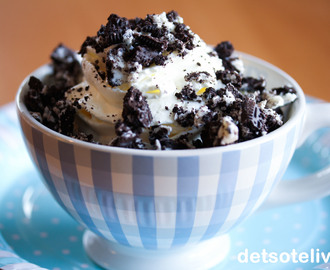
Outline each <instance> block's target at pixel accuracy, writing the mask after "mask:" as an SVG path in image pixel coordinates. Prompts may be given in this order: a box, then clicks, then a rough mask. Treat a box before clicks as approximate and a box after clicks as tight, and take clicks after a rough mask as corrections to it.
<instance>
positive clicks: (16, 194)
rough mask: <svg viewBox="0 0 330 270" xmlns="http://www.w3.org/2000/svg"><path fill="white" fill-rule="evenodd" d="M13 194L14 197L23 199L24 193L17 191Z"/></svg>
mask: <svg viewBox="0 0 330 270" xmlns="http://www.w3.org/2000/svg"><path fill="white" fill-rule="evenodd" d="M13 194H14V196H15V197H17V198H21V197H22V191H21V190H19V189H15V190H14V191H13Z"/></svg>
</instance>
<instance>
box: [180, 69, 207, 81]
mask: <svg viewBox="0 0 330 270" xmlns="http://www.w3.org/2000/svg"><path fill="white" fill-rule="evenodd" d="M210 76H211V74H210V73H208V72H207V71H200V72H191V73H188V74H187V75H186V76H184V79H185V81H186V82H191V81H196V82H198V83H204V82H205V80H206V78H207V77H210Z"/></svg>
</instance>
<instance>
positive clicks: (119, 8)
mask: <svg viewBox="0 0 330 270" xmlns="http://www.w3.org/2000/svg"><path fill="white" fill-rule="evenodd" d="M172 9H174V10H177V11H178V12H179V14H180V15H181V16H182V17H183V18H184V20H185V23H186V24H187V25H190V27H191V29H192V30H193V31H194V32H197V33H198V34H199V35H200V36H201V37H202V38H203V39H204V40H205V41H206V42H207V43H210V44H216V43H219V42H220V41H223V40H230V41H232V43H233V44H234V46H235V48H236V49H237V50H240V51H243V52H247V53H250V54H253V55H255V56H258V57H260V58H263V59H265V60H267V61H269V62H271V63H273V64H275V65H277V66H278V67H280V68H282V69H284V70H285V71H286V72H287V73H289V74H290V75H291V76H293V77H294V78H295V79H296V80H297V81H298V83H299V84H300V85H301V86H302V88H303V89H304V91H305V92H306V93H307V94H308V95H312V96H315V97H319V98H322V99H325V100H327V101H330V88H329V82H328V81H329V78H330V73H329V70H330V69H329V66H330V64H329V63H330V54H329V49H330V35H329V33H330V1H329V0H273V1H264V0H249V1H246V0H230V1H228V0H225V1H223V0H217V1H209V0H202V1H201V0H199V1H193V0H191V1H185V0H183V1H182V0H167V1H157V0H153V1H149V0H139V1H125V0H117V1H112V0H106V1H105V0H98V1H91V0H89V1H87V0H70V1H68V0H56V1H42V0H29V1H24V0H22V1H19V0H0V94H1V95H0V105H3V104H6V103H8V102H10V101H13V100H14V97H15V94H16V90H17V88H18V86H19V84H20V82H21V81H22V80H23V78H24V77H25V76H27V75H28V74H29V73H30V72H31V71H33V70H34V69H36V68H37V67H38V66H40V65H42V64H44V63H46V62H48V59H49V55H50V52H51V51H52V50H53V48H54V47H55V46H56V45H57V44H58V43H59V42H63V43H64V44H66V45H67V46H69V47H71V48H73V49H75V50H78V49H79V48H80V44H81V43H82V42H83V41H84V39H85V37H86V36H87V35H95V34H96V32H97V30H98V29H99V27H100V25H101V24H105V23H106V21H107V17H108V16H109V14H110V13H117V14H118V15H120V16H125V17H127V18H134V17H137V16H138V17H141V16H142V17H144V16H145V15H146V14H148V13H160V12H162V11H170V10H172Z"/></svg>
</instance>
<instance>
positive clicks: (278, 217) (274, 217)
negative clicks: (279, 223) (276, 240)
mask: <svg viewBox="0 0 330 270" xmlns="http://www.w3.org/2000/svg"><path fill="white" fill-rule="evenodd" d="M272 218H273V220H279V219H280V214H279V213H275V214H273V216H272Z"/></svg>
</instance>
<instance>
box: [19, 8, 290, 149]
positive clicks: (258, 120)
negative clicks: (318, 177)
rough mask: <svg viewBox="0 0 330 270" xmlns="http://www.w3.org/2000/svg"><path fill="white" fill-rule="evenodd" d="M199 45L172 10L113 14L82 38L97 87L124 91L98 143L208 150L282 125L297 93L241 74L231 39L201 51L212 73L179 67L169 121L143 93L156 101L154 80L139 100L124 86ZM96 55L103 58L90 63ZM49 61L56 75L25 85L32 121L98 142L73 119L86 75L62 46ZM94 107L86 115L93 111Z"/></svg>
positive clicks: (133, 90)
mask: <svg viewBox="0 0 330 270" xmlns="http://www.w3.org/2000/svg"><path fill="white" fill-rule="evenodd" d="M196 47H198V45H197V43H196V40H195V36H194V33H193V32H192V31H191V30H190V28H189V27H188V26H186V25H185V24H183V21H182V20H181V17H179V15H178V14H177V12H175V11H171V12H168V13H166V14H165V13H163V14H161V15H155V14H153V15H147V16H146V18H145V19H141V18H136V19H132V20H128V19H126V18H124V17H119V16H118V15H116V14H111V15H110V16H109V17H108V21H107V24H106V25H102V26H101V27H100V29H99V31H98V32H97V35H96V36H93V37H87V38H86V40H85V41H84V43H83V44H82V46H81V48H80V51H79V53H80V54H81V55H82V56H84V55H86V54H87V56H88V57H89V58H90V59H91V60H90V61H91V63H92V64H93V66H94V67H95V71H94V72H93V75H92V76H95V77H98V78H101V79H102V84H101V88H102V89H109V85H110V86H111V87H117V86H119V87H120V86H123V85H125V87H123V89H121V88H120V89H121V90H122V91H126V93H125V92H122V93H123V96H124V98H123V104H122V108H123V109H122V114H121V118H120V119H119V118H115V116H116V115H117V116H119V115H120V113H117V114H116V115H115V114H113V115H112V113H109V115H107V117H108V118H109V119H110V118H111V117H113V119H115V120H113V122H112V124H113V125H114V132H115V136H114V138H111V140H109V141H108V142H107V143H103V142H102V143H103V144H107V145H111V146H116V147H124V148H135V149H157V150H169V149H195V148H206V147H214V146H224V145H228V144H233V143H239V142H243V141H247V140H251V139H253V138H257V137H260V136H263V135H265V134H267V133H269V132H271V131H273V130H275V129H277V128H279V127H280V126H281V125H282V124H283V122H284V116H283V111H282V110H281V106H283V104H284V103H285V102H287V103H290V102H293V101H294V99H295V98H296V96H295V95H296V90H295V89H294V88H293V87H291V86H286V85H285V86H281V87H277V88H273V89H271V90H267V89H266V81H265V79H264V78H262V77H260V78H254V77H246V76H244V75H243V74H242V73H241V71H240V70H239V68H238V67H237V66H236V65H237V63H235V62H236V60H237V57H236V56H233V52H234V46H233V45H232V44H231V43H230V42H229V41H224V42H221V43H219V44H218V45H216V46H215V47H214V48H213V49H212V48H211V49H210V50H209V51H207V52H206V53H207V54H206V55H209V56H210V57H211V56H212V57H214V58H216V59H217V61H218V62H216V63H217V65H214V69H213V70H211V71H210V72H208V71H209V70H208V69H204V68H203V69H201V68H202V67H203V63H204V65H205V61H204V62H203V61H202V60H203V59H208V58H205V56H204V58H198V59H196V61H195V58H194V62H193V65H192V66H193V67H196V66H197V67H198V68H197V69H193V70H189V68H186V67H184V69H182V70H183V71H184V76H182V78H181V79H182V80H183V84H181V85H180V87H176V88H175V89H176V92H175V93H173V95H174V99H171V102H173V100H174V103H175V104H172V103H164V104H162V109H164V108H165V112H163V111H162V112H161V113H165V114H167V115H166V116H169V117H171V121H174V122H171V123H170V124H167V123H163V122H161V121H158V120H157V121H156V120H155V121H153V120H154V117H153V115H152V112H151V109H150V108H152V105H150V107H149V104H148V99H147V97H148V95H147V94H150V96H152V97H153V98H154V97H155V96H157V95H158V94H159V93H160V90H159V89H160V88H159V87H158V84H157V83H158V82H156V83H155V87H154V88H152V87H150V88H147V91H146V93H147V94H146V96H144V94H143V93H142V91H140V90H139V89H138V88H139V87H133V86H131V85H133V84H129V82H130V79H131V77H130V76H133V75H134V72H136V71H138V70H142V69H145V68H149V67H154V66H165V65H166V64H167V63H168V62H170V60H171V61H172V59H170V58H169V57H168V56H169V55H170V54H171V53H172V52H175V53H174V55H175V56H178V57H180V59H184V57H185V56H186V55H187V54H188V53H189V51H191V50H193V49H195V48H196ZM197 52H198V49H197ZM100 53H102V54H100ZM89 54H90V55H89ZM96 54H100V55H101V57H100V58H97V57H95V55H96ZM100 55H98V56H100ZM169 59H170V60H169ZM220 59H221V60H220ZM168 60H169V61H168ZM51 61H52V63H51V65H52V67H53V73H52V74H51V75H50V76H48V78H47V79H46V80H45V81H43V82H41V81H40V80H39V79H38V78H36V77H33V76H32V77H31V78H30V80H29V82H28V87H29V90H28V92H27V94H26V96H25V100H24V101H25V104H26V106H27V108H28V110H29V111H30V113H31V115H32V116H33V117H34V118H35V119H36V120H37V121H39V122H41V123H42V124H44V125H45V126H47V127H49V128H51V129H52V130H54V131H57V132H59V133H61V134H64V135H67V136H70V137H73V138H77V139H80V140H83V141H87V142H93V143H100V142H98V141H96V140H95V139H94V137H93V135H92V134H88V133H86V132H84V131H83V130H81V129H80V128H79V127H78V124H77V122H76V121H77V120H76V119H77V118H79V117H77V114H79V113H86V114H88V113H89V112H88V110H87V111H84V108H86V107H84V106H86V104H87V103H88V102H89V100H92V99H93V96H92V93H91V92H92V90H93V84H90V85H91V86H92V87H91V89H89V87H90V85H89V84H87V83H85V81H84V82H83V83H82V84H80V83H81V82H82V80H83V72H82V67H81V63H80V62H79V61H78V60H77V58H76V54H75V52H74V51H72V50H70V49H68V48H67V47H65V46H64V45H62V44H60V45H59V46H58V47H57V48H56V49H55V50H54V51H53V52H52V54H51ZM221 61H222V63H223V66H221ZM210 62H211V61H210ZM210 62H208V63H209V64H211V63H210ZM201 63H202V64H201ZM219 63H220V66H219V67H218V64H219ZM161 68H162V67H161ZM212 68H213V66H212ZM195 70H197V71H195ZM204 70H208V71H204ZM211 73H212V74H211ZM132 74H133V75H132ZM153 76H154V75H150V77H153ZM148 79H149V78H148ZM210 85H211V86H212V87H209V86H210ZM140 89H141V88H140ZM166 90H167V89H166ZM71 91H75V92H74V93H75V94H76V96H73V97H71V98H67V97H66V95H67V94H69V93H71ZM86 92H88V94H86ZM165 92H166V91H165ZM168 92H171V91H168ZM83 93H84V94H83ZM166 93H167V92H166ZM284 100H285V101H284ZM176 103H177V104H176ZM196 104H197V105H196ZM93 106H94V104H93ZM93 106H91V107H90V110H93V109H96V107H95V106H94V107H93ZM194 106H195V107H194ZM153 112H154V111H153ZM157 113H158V111H157V112H156V114H157ZM156 114H155V115H156ZM89 116H90V117H92V116H91V115H89ZM155 122H156V124H155ZM173 127H175V128H176V129H177V130H178V131H177V130H176V131H175V132H173V134H172V131H173V130H172V129H173Z"/></svg>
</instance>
